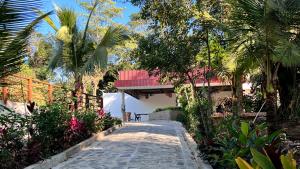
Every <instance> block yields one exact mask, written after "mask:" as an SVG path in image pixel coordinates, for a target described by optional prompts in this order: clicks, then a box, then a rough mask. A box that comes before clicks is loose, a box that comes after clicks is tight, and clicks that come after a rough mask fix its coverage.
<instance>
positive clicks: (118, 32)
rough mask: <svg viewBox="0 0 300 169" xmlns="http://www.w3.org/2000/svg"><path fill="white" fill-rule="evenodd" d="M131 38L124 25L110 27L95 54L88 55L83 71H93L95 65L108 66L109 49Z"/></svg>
mask: <svg viewBox="0 0 300 169" xmlns="http://www.w3.org/2000/svg"><path fill="white" fill-rule="evenodd" d="M127 39H129V36H128V35H127V31H126V30H125V28H123V27H120V26H118V27H109V28H108V30H107V31H106V33H105V35H104V36H103V38H102V40H101V42H100V43H99V44H98V45H97V48H96V50H95V52H94V54H93V55H91V56H90V57H88V59H87V61H86V63H85V64H84V66H83V68H82V72H86V73H91V72H93V71H94V70H95V67H98V66H99V67H100V68H106V67H107V61H108V49H109V48H112V47H114V46H116V45H119V44H121V43H122V42H123V41H124V40H127Z"/></svg>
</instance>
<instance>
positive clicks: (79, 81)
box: [73, 75, 83, 110]
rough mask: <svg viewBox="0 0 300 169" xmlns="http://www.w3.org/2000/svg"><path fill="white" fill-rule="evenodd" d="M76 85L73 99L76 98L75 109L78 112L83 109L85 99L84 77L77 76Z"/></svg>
mask: <svg viewBox="0 0 300 169" xmlns="http://www.w3.org/2000/svg"><path fill="white" fill-rule="evenodd" d="M75 78H76V80H75V84H74V92H73V98H74V109H75V110H78V108H79V107H82V103H83V98H82V92H83V83H82V76H80V75H77V76H76V77H75Z"/></svg>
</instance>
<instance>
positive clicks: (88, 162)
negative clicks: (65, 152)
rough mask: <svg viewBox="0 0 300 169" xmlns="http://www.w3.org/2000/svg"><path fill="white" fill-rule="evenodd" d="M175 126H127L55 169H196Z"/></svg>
mask: <svg viewBox="0 0 300 169" xmlns="http://www.w3.org/2000/svg"><path fill="white" fill-rule="evenodd" d="M182 131H183V128H182V127H181V125H180V124H179V123H177V122H167V121H156V122H145V123H129V124H127V125H126V126H125V127H123V128H121V129H119V130H116V131H115V132H114V133H113V134H111V135H108V136H106V137H104V140H101V141H96V142H95V143H93V144H92V145H91V146H89V147H88V148H85V149H84V150H82V151H80V152H79V153H77V154H75V155H74V156H73V157H72V158H70V159H68V160H67V161H65V162H63V163H61V164H59V165H58V166H56V167H54V169H197V165H196V162H195V161H194V160H193V159H192V155H191V152H190V151H189V148H188V146H187V143H186V142H185V141H184V139H183V136H182Z"/></svg>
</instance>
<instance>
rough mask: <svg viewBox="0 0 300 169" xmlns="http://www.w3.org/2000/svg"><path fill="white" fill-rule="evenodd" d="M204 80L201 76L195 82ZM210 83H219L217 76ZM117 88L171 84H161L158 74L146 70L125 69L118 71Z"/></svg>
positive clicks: (201, 82)
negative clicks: (151, 73) (150, 73)
mask: <svg viewBox="0 0 300 169" xmlns="http://www.w3.org/2000/svg"><path fill="white" fill-rule="evenodd" d="M198 72H203V71H201V70H200V71H198ZM204 81H205V82H206V80H205V79H204V78H203V77H201V78H199V79H197V80H196V83H197V84H203V82H204ZM211 83H217V84H221V81H220V80H219V79H218V78H217V77H213V78H211ZM115 86H116V87H117V88H124V87H131V88H132V87H155V86H157V87H167V86H170V87H172V86H171V84H170V83H167V84H162V83H160V82H159V76H154V75H149V73H148V71H146V70H125V71H119V79H118V80H117V81H116V82H115Z"/></svg>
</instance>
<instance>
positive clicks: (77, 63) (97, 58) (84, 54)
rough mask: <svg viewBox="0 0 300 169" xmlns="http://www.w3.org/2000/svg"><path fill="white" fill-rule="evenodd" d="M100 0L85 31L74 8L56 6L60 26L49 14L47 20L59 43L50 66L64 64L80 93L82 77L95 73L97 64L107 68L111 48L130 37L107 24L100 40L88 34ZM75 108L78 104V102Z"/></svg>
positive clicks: (93, 9) (90, 14) (118, 27)
mask: <svg viewBox="0 0 300 169" xmlns="http://www.w3.org/2000/svg"><path fill="white" fill-rule="evenodd" d="M98 3H99V1H95V2H94V4H93V7H92V8H91V9H90V12H89V16H88V19H87V22H86V25H85V28H84V30H83V32H82V31H80V30H79V28H78V25H77V19H78V17H77V15H76V13H75V11H73V10H71V9H68V8H59V7H56V10H55V11H56V14H57V16H58V18H59V22H60V28H58V27H56V26H55V24H54V22H53V21H52V20H51V18H50V17H47V18H46V19H45V20H46V21H47V22H48V24H49V25H50V26H51V27H52V28H53V29H54V30H55V31H56V39H57V45H56V46H55V50H56V52H55V55H53V57H52V58H51V59H50V63H49V68H51V69H55V68H63V69H64V70H65V71H67V72H69V73H71V74H73V76H74V78H75V91H74V94H75V95H76V96H77V97H79V96H80V93H81V92H82V90H83V84H82V77H83V75H84V74H86V73H93V72H94V71H95V68H97V67H100V68H105V67H106V66H107V60H108V58H107V57H108V50H109V49H110V48H113V47H114V46H116V45H119V44H120V43H121V42H123V41H124V40H126V39H128V38H129V37H128V35H127V31H126V30H125V29H124V28H123V27H121V26H117V27H112V26H110V27H108V29H107V31H106V32H105V34H104V36H103V38H102V39H101V41H100V42H99V43H97V42H96V40H95V39H94V38H93V37H92V36H90V35H89V31H88V30H89V22H90V19H91V16H92V15H93V12H94V11H95V10H96V8H97V6H98ZM75 108H77V104H76V102H75Z"/></svg>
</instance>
